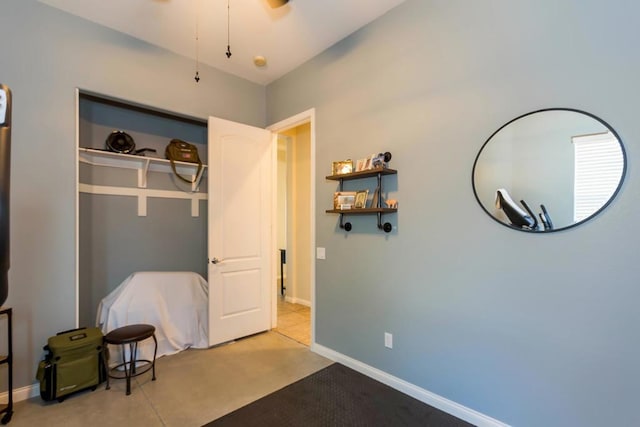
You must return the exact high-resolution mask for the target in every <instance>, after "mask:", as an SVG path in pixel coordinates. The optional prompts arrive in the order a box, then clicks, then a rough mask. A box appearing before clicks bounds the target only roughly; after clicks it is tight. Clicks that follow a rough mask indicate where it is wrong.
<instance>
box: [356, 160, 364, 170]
mask: <svg viewBox="0 0 640 427" xmlns="http://www.w3.org/2000/svg"><path fill="white" fill-rule="evenodd" d="M365 162H366V159H358V161H357V162H356V172H361V171H363V170H365V169H364V164H365Z"/></svg>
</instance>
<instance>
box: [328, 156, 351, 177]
mask: <svg viewBox="0 0 640 427" xmlns="http://www.w3.org/2000/svg"><path fill="white" fill-rule="evenodd" d="M351 172H353V161H352V160H351V159H347V160H342V161H340V162H333V168H332V173H333V175H344V174H346V173H351Z"/></svg>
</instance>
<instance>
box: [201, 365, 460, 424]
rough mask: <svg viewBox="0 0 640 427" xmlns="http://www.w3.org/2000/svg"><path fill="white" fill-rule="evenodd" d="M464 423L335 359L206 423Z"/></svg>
mask: <svg viewBox="0 0 640 427" xmlns="http://www.w3.org/2000/svg"><path fill="white" fill-rule="evenodd" d="M225 426H243V427H245V426H246V427H252V426H256V427H257V426H260V427H276V426H277V427H299V426H305V427H320V426H322V427H333V426H345V427H346V426H349V427H352V426H353V427H360V426H362V427H374V426H375V427H383V426H389V427H391V426H393V427H396V426H429V427H468V426H472V425H471V424H469V423H467V422H465V421H462V420H460V419H458V418H456V417H454V416H452V415H449V414H447V413H445V412H442V411H440V410H439V409H436V408H434V407H432V406H429V405H427V404H425V403H423V402H421V401H419V400H417V399H414V398H413V397H411V396H408V395H406V394H404V393H401V392H399V391H397V390H395V389H393V388H391V387H389V386H387V385H385V384H382V383H381V382H378V381H376V380H374V379H372V378H369V377H367V376H366V375H363V374H361V373H359V372H357V371H354V370H353V369H350V368H347V367H346V366H344V365H341V364H339V363H334V364H332V365H330V366H328V367H326V368H324V369H322V370H321V371H318V372H316V373H315V374H312V375H309V376H308V377H306V378H303V379H301V380H300V381H297V382H295V383H293V384H290V385H288V386H286V387H285V388H283V389H281V390H278V391H276V392H274V393H271V394H269V395H267V396H265V397H263V398H262V399H259V400H257V401H255V402H252V403H250V404H248V405H246V406H244V407H242V408H240V409H237V410H236V411H234V412H231V413H229V414H227V415H225V416H223V417H221V418H218V419H217V420H214V421H212V422H210V423H209V424H206V426H205V427H225Z"/></svg>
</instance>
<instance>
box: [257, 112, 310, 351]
mask: <svg viewBox="0 0 640 427" xmlns="http://www.w3.org/2000/svg"><path fill="white" fill-rule="evenodd" d="M306 123H309V126H310V147H309V154H310V159H309V165H310V167H309V174H310V176H309V178H310V179H309V182H310V184H311V188H309V196H310V203H311V206H310V209H309V211H310V218H309V224H311V230H310V237H311V238H310V247H309V248H308V250H309V256H310V257H311V268H310V269H309V276H310V277H309V289H310V298H311V301H310V302H311V346H313V345H314V344H315V342H316V339H315V335H316V333H315V331H316V327H315V326H316V298H315V295H316V263H315V247H316V179H315V177H316V110H315V108H311V109H309V110H306V111H303V112H301V113H298V114H296V115H294V116H291V117H289V118H287V119H284V120H281V121H279V122H277V123H274V124H272V125H270V126H267V128H266V129H267V130H270V131H271V133H272V144H273V147H274V149H273V150H272V156H273V159H272V164H273V170H272V172H271V173H272V181H273V184H272V185H273V188H274V189H275V188H277V179H278V177H277V164H278V150H277V147H278V133H281V132H284V131H287V130H289V129H292V128H295V127H297V126H300V125H303V124H306ZM277 196H278V195H277V191H274V192H273V195H272V198H273V201H272V210H273V211H272V215H273V219H274V220H273V221H272V224H274V226H273V227H272V229H271V235H272V242H277V241H278V239H277V232H278V230H277V227H275V223H276V222H275V220H276V218H277V206H278V203H277ZM271 258H272V260H271V264H272V266H273V271H274V272H275V271H278V265H279V263H280V254H279V253H278V251H277V250H275V249H274V250H273V252H272V256H271ZM273 283H274V285H273V289H272V294H271V295H272V298H271V327H272V328H275V327H276V326H277V324H278V294H279V292H280V288H279V283H278V281H277V280H274V281H273Z"/></svg>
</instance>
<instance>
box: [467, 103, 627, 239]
mask: <svg viewBox="0 0 640 427" xmlns="http://www.w3.org/2000/svg"><path fill="white" fill-rule="evenodd" d="M545 111H570V112H574V113H579V114H583V115H585V116H588V117H591V118H592V119H594V120H596V121H598V122H599V123H601V124H602V125H603V126H604V127H606V128H607V129H608V130H609V131H610V132H611V133H612V134H613V135H614V136H615V137H616V139H617V140H618V144H620V150H621V152H622V160H623V164H622V173H621V174H620V181H619V182H618V186H617V187H616V190H615V191H614V192H613V194H612V195H611V197H609V200H607V202H606V203H604V204H603V205H602V206H601V207H600V208H599V209H598V210H597V211H595V212H594V213H592V214H591V215H589V216H588V217H587V218H585V219H583V220H581V221H578V222H574V223H573V224H571V225H568V226H566V227H561V228H554V229H552V230H527V229H524V228H520V227H515V226H513V225H511V224H507V223H506V222H503V221H501V220H500V219H498V218H496V217H495V216H494V215H493V214H492V213H491V212H489V211H488V210H487V208H485V206H484V205H483V204H482V202H481V201H480V197H479V196H478V193H477V192H476V182H475V171H476V165H477V164H478V160H479V159H480V155H481V154H482V150H484V148H485V146H486V145H487V144H488V143H489V142H490V141H491V139H492V138H493V137H494V136H495V135H496V134H497V133H498V132H500V131H501V130H502V129H504V128H505V127H507V126H509V125H510V124H511V123H513V122H515V121H517V120H519V119H522V118H524V117H527V116H531V115H533V114H538V113H543V112H545ZM626 175H627V153H626V151H625V148H624V144H623V143H622V139H620V135H618V133H617V132H616V131H615V129H613V128H612V127H611V126H610V125H609V123H607V122H605V121H604V120H602V119H601V118H600V117H598V116H595V115H593V114H591V113H588V112H586V111H582V110H577V109H575V108H565V107H557V108H543V109H540V110H536V111H531V112H529V113H526V114H522V115H520V116H518V117H516V118H514V119H512V120H509V121H508V122H507V123H505V124H504V125H502V126H500V128H498V130H496V131H495V132H493V133H492V134H491V136H489V138H487V140H486V141H485V142H484V144H482V147H480V150H479V151H478V154H477V155H476V158H475V160H474V162H473V168H472V169H471V187H472V188H473V195H474V196H475V198H476V201H477V202H478V204H479V205H480V207H481V208H482V210H483V211H485V213H486V214H487V215H489V217H490V218H491V219H493V220H494V221H496V222H497V223H498V224H500V225H502V226H505V227H507V228H511V229H513V230H518V231H523V232H525V233H553V232H556V231H564V230H568V229H570V228H574V227H576V226H578V225H580V224H584V223H585V222H587V221H589V220H591V219H593V218H595V217H596V216H598V215H599V214H600V213H601V212H602V211H603V210H605V209H606V208H607V207H608V206H609V205H610V204H611V202H612V201H613V200H614V199H615V198H616V196H617V195H618V193H619V192H620V189H621V188H622V184H623V183H624V179H625V177H626Z"/></svg>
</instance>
